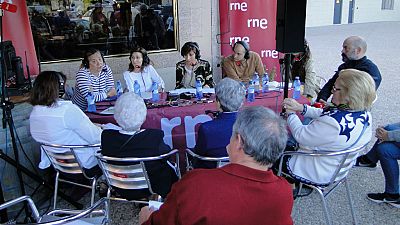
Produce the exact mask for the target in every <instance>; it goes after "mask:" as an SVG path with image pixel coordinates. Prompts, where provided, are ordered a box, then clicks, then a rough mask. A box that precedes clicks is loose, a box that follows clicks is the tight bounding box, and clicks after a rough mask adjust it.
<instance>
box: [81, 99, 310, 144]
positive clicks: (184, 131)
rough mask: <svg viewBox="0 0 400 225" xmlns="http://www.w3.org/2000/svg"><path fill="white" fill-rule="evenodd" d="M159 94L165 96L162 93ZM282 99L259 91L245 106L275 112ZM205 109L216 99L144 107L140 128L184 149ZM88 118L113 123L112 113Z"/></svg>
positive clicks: (212, 107) (206, 117) (101, 107)
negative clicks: (160, 133) (152, 130)
mask: <svg viewBox="0 0 400 225" xmlns="http://www.w3.org/2000/svg"><path fill="white" fill-rule="evenodd" d="M162 97H163V98H164V99H165V94H164V93H163V95H162ZM282 101H283V92H278V91H273V92H269V93H266V94H260V95H259V96H257V97H256V99H255V101H254V102H247V101H246V103H245V106H256V105H261V106H265V107H267V108H270V109H272V110H274V111H275V112H277V113H280V111H281V105H282ZM299 102H300V103H308V100H307V98H305V97H302V98H301V99H300V100H299ZM113 104H114V102H102V103H98V104H97V105H98V111H102V110H104V109H105V108H106V107H107V106H112V105H113ZM206 110H216V105H215V102H213V103H203V104H196V103H193V104H192V105H189V106H180V107H171V106H167V107H161V108H154V109H148V110H147V117H146V121H145V122H144V124H143V126H142V128H157V129H162V130H163V131H164V135H165V136H164V141H165V143H167V144H168V145H170V146H171V148H175V149H179V150H181V151H182V150H184V149H186V148H192V147H194V146H195V144H196V134H197V128H198V126H197V125H198V124H199V123H204V122H206V121H209V120H211V119H212V118H211V117H210V116H209V115H206V114H205V111H206ZM87 115H88V116H89V118H90V120H91V121H92V122H94V123H100V124H105V123H114V124H116V122H115V120H114V117H113V115H101V114H98V113H95V114H93V113H87Z"/></svg>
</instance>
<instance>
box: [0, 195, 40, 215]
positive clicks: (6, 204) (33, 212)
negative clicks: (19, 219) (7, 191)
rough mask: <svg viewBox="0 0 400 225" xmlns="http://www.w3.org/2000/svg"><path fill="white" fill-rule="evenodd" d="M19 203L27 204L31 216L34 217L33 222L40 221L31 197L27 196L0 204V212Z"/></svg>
mask: <svg viewBox="0 0 400 225" xmlns="http://www.w3.org/2000/svg"><path fill="white" fill-rule="evenodd" d="M21 202H28V205H29V208H30V209H31V210H32V214H33V216H34V217H35V220H36V221H39V219H40V214H39V211H38V210H37V208H36V205H35V203H34V202H33V200H32V199H31V197H29V196H27V195H24V196H21V197H18V198H16V199H13V200H11V201H8V202H5V203H3V204H1V205H0V210H3V209H6V208H9V207H11V206H14V205H16V204H19V203H21Z"/></svg>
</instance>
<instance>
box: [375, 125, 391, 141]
mask: <svg viewBox="0 0 400 225" xmlns="http://www.w3.org/2000/svg"><path fill="white" fill-rule="evenodd" d="M375 137H377V138H378V139H379V141H380V142H384V141H388V139H389V135H388V132H387V130H385V128H383V127H378V128H377V129H376V134H375Z"/></svg>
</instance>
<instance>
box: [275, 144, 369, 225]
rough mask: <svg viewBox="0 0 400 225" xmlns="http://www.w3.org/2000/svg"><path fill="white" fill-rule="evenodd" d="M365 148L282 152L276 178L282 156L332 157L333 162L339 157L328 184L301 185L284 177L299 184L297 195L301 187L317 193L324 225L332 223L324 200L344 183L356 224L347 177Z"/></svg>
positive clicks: (279, 173)
mask: <svg viewBox="0 0 400 225" xmlns="http://www.w3.org/2000/svg"><path fill="white" fill-rule="evenodd" d="M366 146H367V144H366V145H364V146H360V147H354V148H351V149H345V150H342V151H335V152H334V151H293V152H292V151H290V152H289V151H288V152H284V153H283V155H282V157H281V159H280V162H279V171H278V176H281V175H282V164H283V158H284V156H290V155H291V156H302V157H334V158H335V161H336V160H337V157H339V158H340V160H337V161H338V164H337V167H336V170H335V171H334V173H333V175H332V176H331V178H330V179H329V182H328V183H327V184H323V185H318V184H310V183H302V182H301V181H299V180H297V179H296V178H294V177H292V176H290V174H285V175H286V176H289V177H291V178H293V179H294V180H296V181H299V182H300V186H299V190H298V193H301V189H302V187H303V185H305V186H307V187H310V188H312V189H313V190H315V191H316V192H317V193H318V195H319V197H320V199H321V201H322V206H323V210H324V215H325V220H326V224H328V225H331V224H332V221H331V218H330V215H329V211H328V206H327V202H326V198H327V197H328V196H329V195H330V194H331V193H332V192H333V191H334V190H335V189H336V188H337V187H338V186H339V185H340V184H342V183H344V184H345V185H346V193H347V198H348V201H349V205H350V210H351V216H352V218H353V224H357V219H356V215H355V210H354V206H353V201H352V198H351V190H350V186H349V184H348V180H347V176H348V174H349V172H350V169H351V168H352V167H353V165H354V164H355V162H356V159H357V157H358V156H359V155H360V154H361V153H362V152H363V150H364V149H365V147H366Z"/></svg>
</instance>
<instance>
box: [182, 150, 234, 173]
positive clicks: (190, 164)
mask: <svg viewBox="0 0 400 225" xmlns="http://www.w3.org/2000/svg"><path fill="white" fill-rule="evenodd" d="M189 155H190V157H193V158H194V159H197V160H201V161H208V162H216V163H217V168H219V167H222V166H224V165H226V164H228V163H229V157H228V156H225V157H208V156H201V155H198V154H196V153H194V152H193V151H192V150H190V149H186V171H189V170H192V169H194V167H193V162H192V160H190V159H189Z"/></svg>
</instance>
